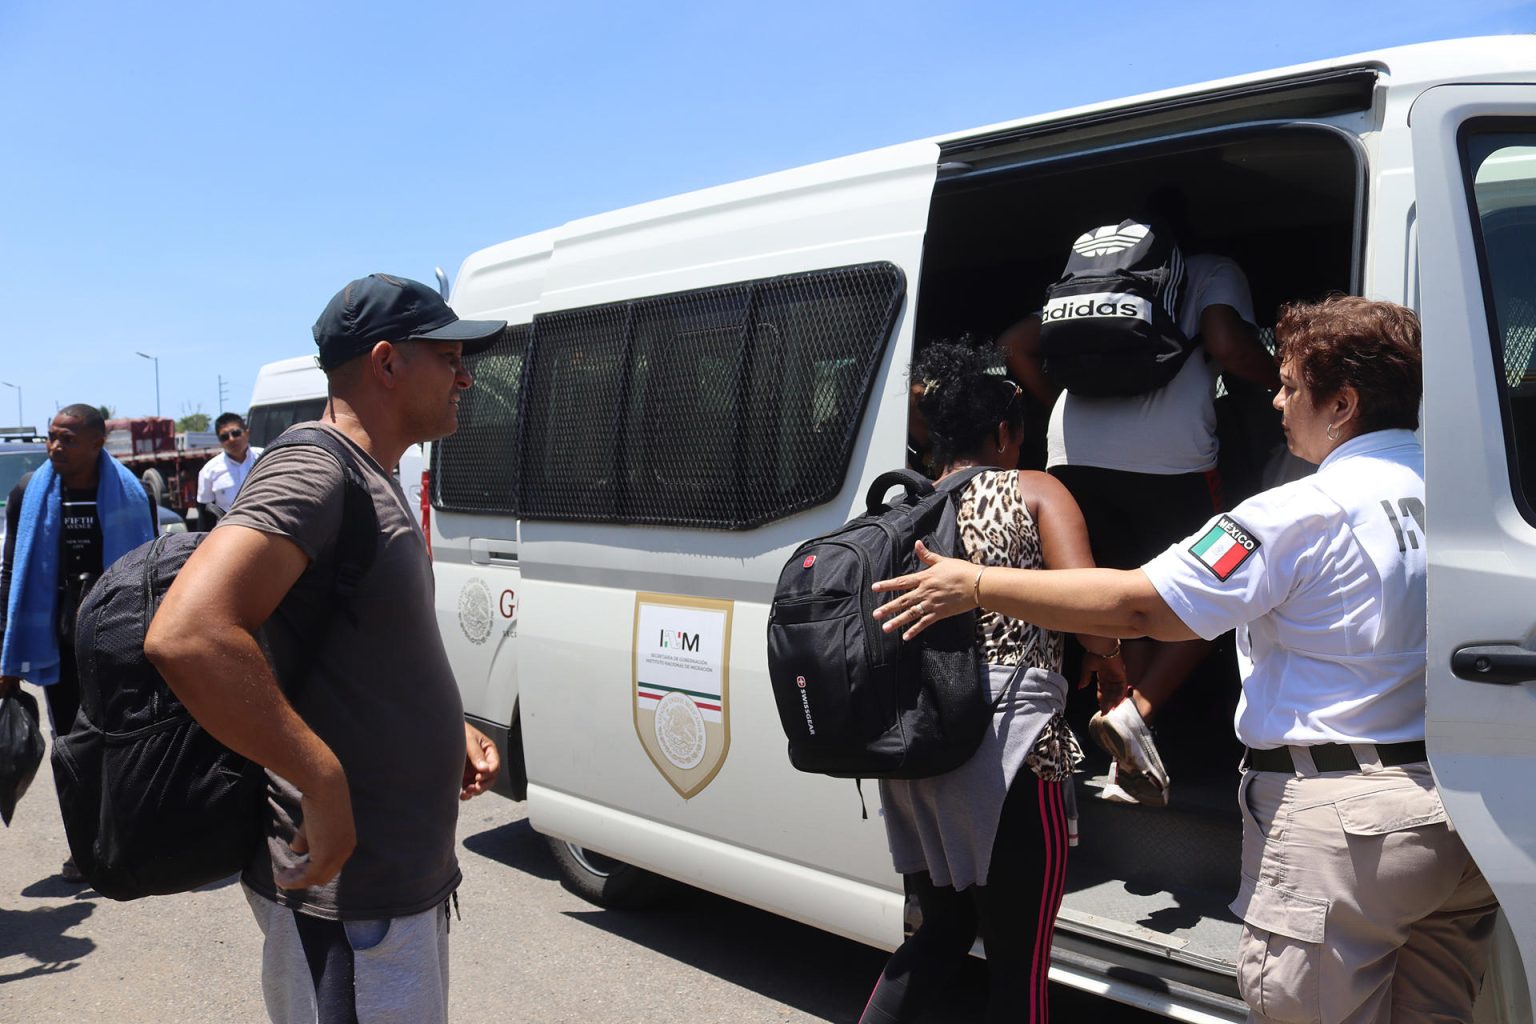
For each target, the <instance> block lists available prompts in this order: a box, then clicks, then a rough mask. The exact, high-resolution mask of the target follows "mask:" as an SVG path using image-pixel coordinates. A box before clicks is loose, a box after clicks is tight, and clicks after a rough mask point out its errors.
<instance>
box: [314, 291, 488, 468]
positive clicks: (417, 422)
mask: <svg viewBox="0 0 1536 1024" xmlns="http://www.w3.org/2000/svg"><path fill="white" fill-rule="evenodd" d="M505 328H506V322H505V321H503V320H460V319H459V317H458V315H457V314H455V313H454V312H453V310H452V309H450V308H448V304H447V303H446V302H444V301H443V299H442V297H441V296H440V295H438V293H437V291H436V289H433V288H430V287H428V286H427V285H424V284H422V283H421V282H419V281H412V280H410V279H408V278H403V277H394V276H392V275H389V274H370V275H368V276H367V277H364V278H359V279H358V280H356V281H353V282H352V283H350V284H348V285H347V286H346V287H345V288H343V289H342V290H341V291H339V292H337V293H336V295H335V297H333V298H332V299H331V301H330V302H329V303H328V304H327V305H326V307H325V310H324V311H323V312H322V313H321V314H320V319H318V320H316V321H315V326H314V336H315V345H316V347H317V348H318V349H319V353H318V359H319V363H320V368H321V369H323V370H324V371H325V373H326V379H327V382H328V386H329V389H330V392H331V398H332V400H331V403H330V408H331V412H330V417H329V418H331V419H332V420H335V419H336V418H337V417H338V415H341V414H343V413H344V412H350V413H352V414H354V415H355V416H356V418H358V419H361V420H363V421H364V422H370V421H371V422H372V423H373V424H377V426H375V427H374V429H384V430H388V431H389V432H390V433H392V434H397V435H398V437H397V438H392V439H391V440H392V441H394V440H398V441H400V442H403V443H402V447H403V446H404V445H409V444H414V443H416V442H418V441H430V440H435V439H437V438H440V437H446V436H447V435H449V434H451V433H453V432H454V430H455V429H457V427H458V404H459V394H460V392H462V391H464V390H465V389H466V388H468V387H469V386H470V385H471V384H472V383H473V378H472V377H471V375H470V373H469V371H468V369H466V368H465V366H464V361H463V357H464V356H466V355H472V354H474V353H476V352H480V351H483V350H484V349H486V348H488V347H490V346H491V345H492V344H493V343H494V342H495V341H496V339H497V338H498V337H500V336H501V332H502V331H503V330H504V329H505Z"/></svg>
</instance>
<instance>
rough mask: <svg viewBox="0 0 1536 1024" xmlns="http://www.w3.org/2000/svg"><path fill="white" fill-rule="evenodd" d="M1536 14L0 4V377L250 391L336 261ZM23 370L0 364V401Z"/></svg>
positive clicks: (1274, 6) (495, 237) (957, 5)
mask: <svg viewBox="0 0 1536 1024" xmlns="http://www.w3.org/2000/svg"><path fill="white" fill-rule="evenodd" d="M1531 31H1536V3H1531V2H1512V0H1457V2H1454V3H1453V2H1449V0H1355V2H1351V0H1342V2H1341V0H1292V2H1288V3H1268V2H1264V3H1258V2H1254V0H1224V2H1207V0H1192V2H1181V0H1169V2H1165V3H1161V4H1148V3H1139V2H1127V0H1101V2H1100V3H1097V4H1093V5H1084V4H1070V3H1054V4H1042V3H1038V2H1029V0H1015V2H1013V3H981V2H970V0H950V2H948V3H943V4H940V3H918V2H915V0H888V2H885V3H871V2H866V0H848V2H837V0H821V2H819V3H807V2H802V0H779V2H776V3H773V4H763V3H755V4H744V3H734V2H732V0H716V2H713V3H701V2H691V0H690V2H677V3H662V4H650V5H636V4H628V5H621V4H606V3H591V2H586V0H566V2H564V3H561V4H551V3H538V4H532V3H524V2H520V0H504V2H500V3H495V2H486V0H462V2H453V0H450V2H445V3H439V4H425V3H416V4H406V3H401V2H396V0H375V2H372V3H361V2H352V0H343V2H335V3H326V2H323V0H322V2H315V0H308V2H304V3H296V2H290V0H271V2H267V3H264V4H240V5H235V4H230V3H220V2H215V0H204V2H201V3H185V2H180V0H162V2H159V3H153V4H151V3H145V2H138V3H134V2H123V0H118V2H114V3H108V2H90V3H86V2H72V0H5V2H4V3H3V4H0V96H3V97H4V100H3V101H0V138H3V139H4V140H5V143H6V145H5V148H4V156H3V158H0V196H3V197H4V198H3V201H0V309H3V310H4V313H3V321H0V380H4V381H8V382H10V383H12V384H17V385H20V387H21V389H22V392H23V397H24V400H25V408H24V410H23V418H24V421H25V422H27V423H29V424H31V425H34V426H38V427H42V426H45V425H46V423H47V420H48V418H49V417H50V416H51V415H52V413H53V411H54V409H55V408H56V404H67V403H69V402H74V401H85V402H91V403H93V404H102V403H105V404H109V405H112V406H114V407H115V408H116V409H117V411H118V413H119V414H120V415H146V414H151V413H153V412H154V408H155V386H154V368H153V367H152V366H151V364H150V363H149V362H147V361H145V360H143V359H141V358H139V357H138V356H136V355H135V354H134V353H135V352H136V351H144V352H149V353H152V354H155V355H157V356H159V358H160V363H159V366H160V389H161V409H162V412H163V413H164V414H165V415H169V416H179V415H181V414H182V413H183V412H185V411H189V410H192V409H201V410H202V411H205V412H210V413H216V412H217V411H218V410H219V401H218V391H217V388H218V384H217V380H218V377H219V376H221V375H222V376H223V377H224V379H225V380H226V382H227V389H228V396H229V397H228V400H227V402H226V403H225V406H226V407H228V408H234V409H243V408H244V407H245V404H246V402H247V400H248V399H249V397H250V391H251V385H252V383H253V381H254V379H255V374H256V369H257V367H259V366H260V365H261V364H262V363H264V362H267V361H270V360H273V359H279V358H284V357H287V356H291V355H300V354H307V353H311V352H313V343H312V341H311V338H310V334H309V327H310V325H311V324H312V323H313V322H314V319H315V316H316V315H317V314H318V313H319V311H320V309H321V308H322V307H323V306H324V304H325V302H326V300H327V299H328V298H329V297H330V296H331V294H333V293H334V292H335V291H336V290H337V289H338V288H339V287H340V286H341V285H342V284H344V283H346V282H347V281H348V280H350V279H351V278H354V277H358V276H361V275H363V274H366V273H370V272H372V271H375V270H382V271H387V272H391V273H397V274H405V275H408V276H412V277H416V278H418V279H421V280H426V281H431V279H432V268H433V267H434V266H435V265H441V266H442V267H443V268H444V269H445V270H447V271H448V272H449V274H450V275H451V274H454V273H456V272H457V269H458V265H459V263H460V261H461V260H462V259H463V258H464V257H465V256H466V255H467V254H469V253H470V252H472V251H474V250H476V249H479V248H481V247H483V246H486V245H490V244H492V243H495V242H499V241H503V240H505V239H508V238H512V237H515V236H517V235H521V234H525V233H528V232H531V231H537V230H541V229H543V228H547V227H552V226H554V225H557V224H560V223H562V222H564V221H567V220H570V219H572V218H575V217H580V216H585V215H588V214H592V213H598V212H601V211H603V210H608V209H612V208H615V207H619V206H624V205H628V204H631V203H636V202H643V201H645V200H648V199H656V198H661V197H663V196H667V195H673V194H676V193H679V192H685V191H689V190H691V189H695V188H700V187H704V186H708V185H714V184H719V183H722V182H727V181H733V180H736V179H739V178H744V177H749V176H752V175H756V174H761V173H765V172H768V171H774V170H780V169H782V168H785V167H792V166H796V165H798V164H803V163H808V162H811V161H815V160H821V159H826V158H829V157H835V156H840V155H843V154H847V153H853V152H858V151H860V150H864V149H870V148H873V147H876V146H881V145H886V144H890V143H896V142H902V141H906V140H909V139H915V138H921V137H924V136H927V135H933V134H937V133H940V132H947V131H953V130H958V129H963V128H968V127H974V126H978V125H982V124H987V123H991V122H995V121H1002V120H1007V119H1010V118H1014V117H1020V116H1024V115H1028V114H1034V113H1040V112H1044V111H1049V110H1054V109H1058V108H1061V107H1066V106H1073V105H1076V104H1079V103H1086V102H1091V101H1094V100H1101V99H1109V98H1113V97H1117V96H1124V95H1129V94H1133V93H1138V92H1145V91H1148V90H1152V89H1160V88H1166V87H1170V86H1176V85H1181V84H1186V83H1191V82H1199V81H1204V80H1206V79H1211V78H1217V77H1222V76H1225V75H1232V74H1241V73H1245V72H1249V71H1257V70H1263V69H1265V68H1270V67H1278V66H1282V65H1286V64H1294V63H1298V62H1301V61H1307V60H1315V59H1321V58H1326V57H1334V56H1340V55H1344V54H1349V53H1355V52H1359V51H1363V50H1370V49H1377V48H1380V47H1385V46H1393V45H1398V44H1402V43H1410V42H1420V41H1424V40H1429V39H1441V38H1450V37H1455V36H1466V35H1482V34H1500V33H1508V32H1531ZM16 397H17V393H16V391H15V390H13V389H11V388H0V425H5V424H10V423H11V422H12V421H13V419H14V418H15V416H16V407H15V401H16Z"/></svg>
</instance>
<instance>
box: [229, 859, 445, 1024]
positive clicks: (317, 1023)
mask: <svg viewBox="0 0 1536 1024" xmlns="http://www.w3.org/2000/svg"><path fill="white" fill-rule="evenodd" d="M245 898H246V900H247V901H248V902H249V903H250V905H251V911H252V913H254V914H255V915H256V923H257V924H259V925H260V926H261V932H262V935H263V936H265V942H264V943H263V945H262V953H261V988H262V996H263V997H264V998H265V1000H266V1004H267V1016H268V1017H270V1018H271V1019H272V1024H351V1022H356V1024H447V1021H448V916H447V913H446V912H445V908H444V907H441V906H439V907H433V908H432V909H431V910H424V911H422V912H421V913H419V914H412V915H410V916H409V917H394V918H387V919H383V920H373V921H325V920H321V919H319V918H312V917H301V915H299V914H296V913H295V912H294V911H292V910H289V909H288V908H286V907H281V906H278V905H277V904H276V903H273V902H272V901H271V900H269V899H267V898H266V897H264V896H260V895H258V894H256V893H254V892H252V891H251V890H250V889H249V888H246V889H245Z"/></svg>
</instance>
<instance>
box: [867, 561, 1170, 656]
mask: <svg viewBox="0 0 1536 1024" xmlns="http://www.w3.org/2000/svg"><path fill="white" fill-rule="evenodd" d="M917 557H918V558H919V559H920V560H921V561H922V562H923V563H924V564H925V565H926V566H927V567H928V568H926V569H924V570H923V571H922V572H915V573H911V574H909V575H906V576H898V577H896V578H895V579H890V580H881V581H880V582H878V583H876V584H875V585H874V589H875V590H876V591H877V592H897V593H898V596H897V597H895V598H893V599H892V600H891V601H890V602H889V603H887V604H885V605H882V606H881V607H879V608H877V609H876V610H875V618H876V619H878V620H879V621H880V622H881V623H882V624H883V628H884V629H885V630H886V631H887V632H889V631H891V630H894V629H900V630H903V633H902V636H903V637H905V638H907V639H911V638H912V637H914V636H916V635H917V634H919V633H921V632H922V631H923V630H924V629H927V628H928V627H929V626H931V625H932V624H933V623H935V622H937V621H939V620H940V619H947V618H949V617H950V616H951V615H958V614H959V613H961V612H964V611H969V610H970V609H972V608H975V607H977V606H978V605H979V606H980V607H982V608H985V609H987V610H988V611H994V612H1001V613H1002V614H1004V615H1007V616H1009V617H1010V618H1015V619H1022V620H1023V621H1025V622H1033V623H1034V624H1035V625H1037V626H1044V627H1045V628H1046V629H1055V630H1060V631H1062V632H1065V633H1090V634H1093V635H1096V636H1113V637H1139V636H1149V637H1152V638H1153V639H1155V640H1193V639H1195V638H1196V636H1197V634H1196V633H1195V632H1194V631H1193V630H1191V629H1190V628H1189V627H1188V626H1186V625H1185V624H1184V622H1183V620H1181V619H1180V618H1179V617H1178V616H1177V615H1175V614H1174V613H1173V609H1171V608H1169V607H1168V603H1167V602H1166V601H1164V600H1163V598H1162V595H1161V594H1159V593H1158V592H1157V590H1156V588H1155V587H1153V586H1152V581H1151V580H1150V579H1148V578H1147V574H1146V573H1144V572H1142V571H1141V570H1140V569H1129V570H1121V569H1008V568H1003V567H1001V566H985V567H984V566H978V565H976V564H975V563H974V562H968V561H965V560H964V559H959V558H944V557H941V556H939V555H936V554H934V553H933V552H931V551H929V550H928V549H927V548H926V547H924V546H923V543H922V542H921V541H919V542H918V544H917Z"/></svg>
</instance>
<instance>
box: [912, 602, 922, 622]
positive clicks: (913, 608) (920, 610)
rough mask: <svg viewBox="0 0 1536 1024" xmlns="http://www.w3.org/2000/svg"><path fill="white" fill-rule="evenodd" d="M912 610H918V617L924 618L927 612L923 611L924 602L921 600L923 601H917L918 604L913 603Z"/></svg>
mask: <svg viewBox="0 0 1536 1024" xmlns="http://www.w3.org/2000/svg"><path fill="white" fill-rule="evenodd" d="M912 610H913V611H915V612H917V617H918V618H922V617H923V615H924V614H925V613H924V612H923V602H921V601H919V602H917V604H915V605H913V606H912Z"/></svg>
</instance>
